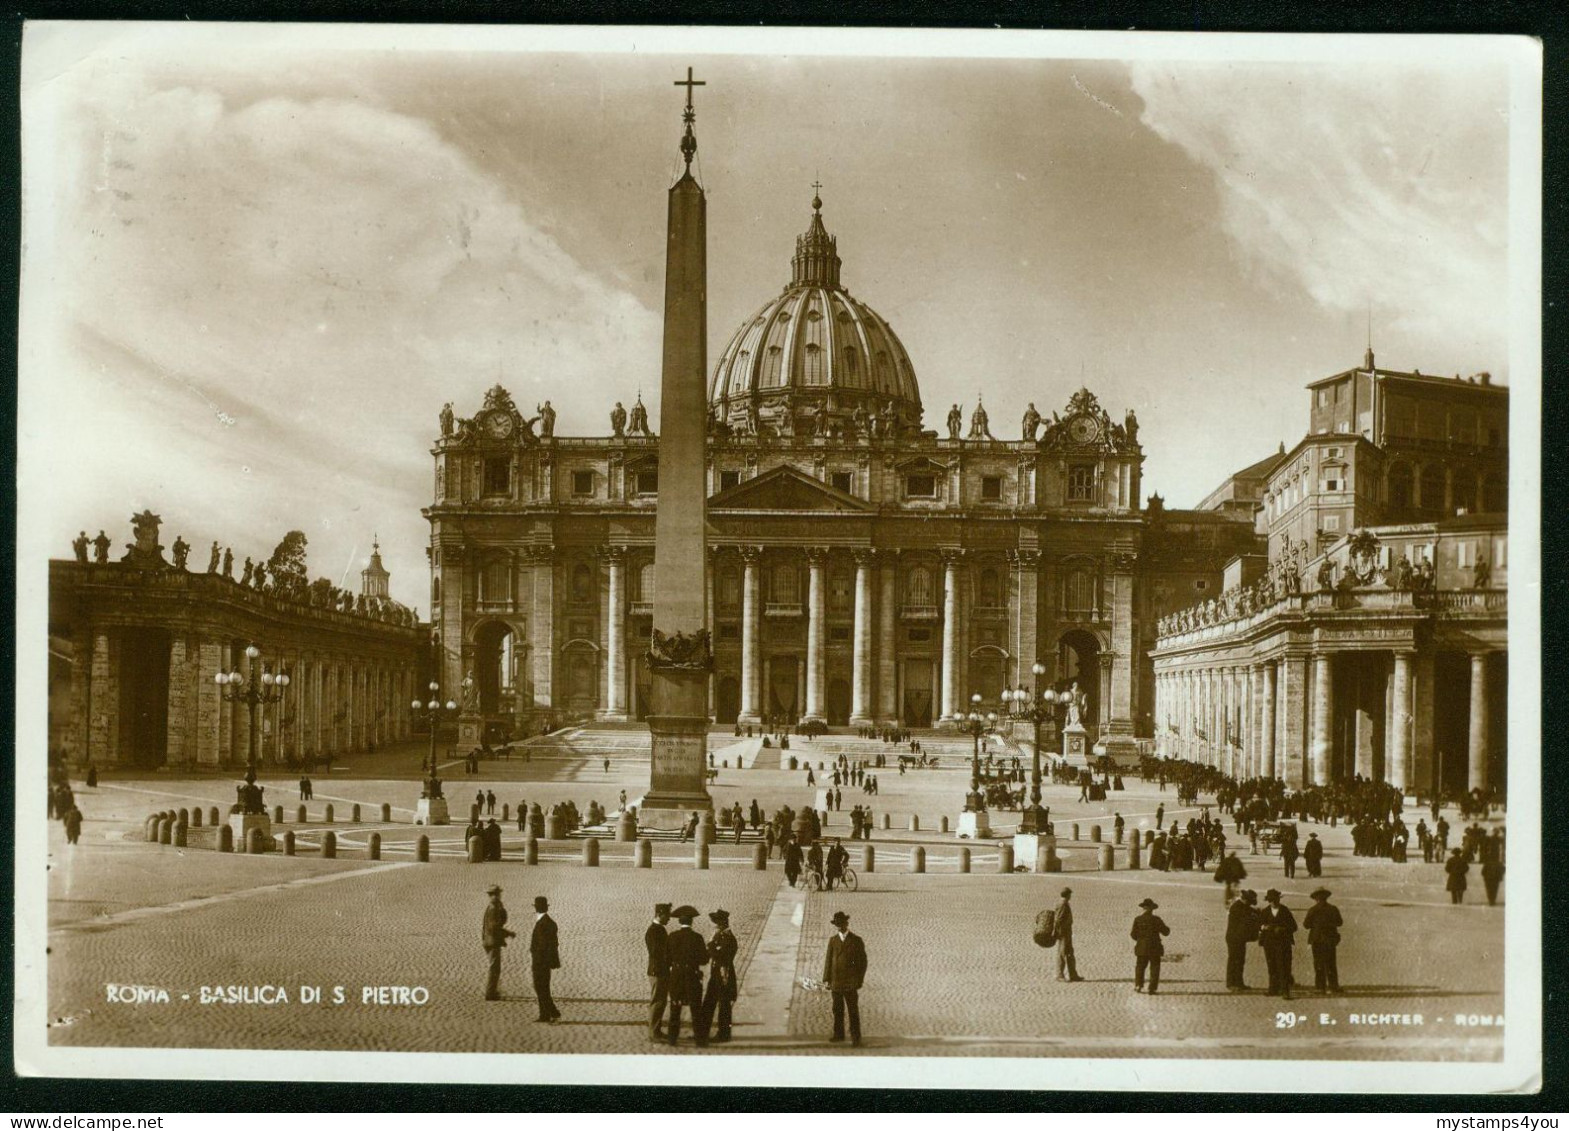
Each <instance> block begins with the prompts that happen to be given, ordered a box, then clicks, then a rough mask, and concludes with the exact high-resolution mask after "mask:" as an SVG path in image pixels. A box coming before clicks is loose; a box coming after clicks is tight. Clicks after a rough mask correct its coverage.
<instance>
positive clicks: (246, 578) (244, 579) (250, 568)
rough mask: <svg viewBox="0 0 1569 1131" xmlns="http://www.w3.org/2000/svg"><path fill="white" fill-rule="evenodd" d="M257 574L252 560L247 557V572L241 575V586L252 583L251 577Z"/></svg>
mask: <svg viewBox="0 0 1569 1131" xmlns="http://www.w3.org/2000/svg"><path fill="white" fill-rule="evenodd" d="M255 572H256V566H255V565H254V564H253V563H252V562H251V559H250V558H248V557H247V558H246V559H245V572H244V573H242V574H240V584H241V585H249V584H250V583H251V575H252V574H253V573H255Z"/></svg>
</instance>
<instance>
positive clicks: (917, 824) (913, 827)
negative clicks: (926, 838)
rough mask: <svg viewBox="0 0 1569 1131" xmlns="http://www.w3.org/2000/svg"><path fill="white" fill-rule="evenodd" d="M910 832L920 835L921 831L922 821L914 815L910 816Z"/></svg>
mask: <svg viewBox="0 0 1569 1131" xmlns="http://www.w3.org/2000/svg"><path fill="white" fill-rule="evenodd" d="M910 831H911V832H912V833H918V832H920V831H921V819H920V818H919V817H917V816H916V815H915V814H914V813H911V814H910Z"/></svg>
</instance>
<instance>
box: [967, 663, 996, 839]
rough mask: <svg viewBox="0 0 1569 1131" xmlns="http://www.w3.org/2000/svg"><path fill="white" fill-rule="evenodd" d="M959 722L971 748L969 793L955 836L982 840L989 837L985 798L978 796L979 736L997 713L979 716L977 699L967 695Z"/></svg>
mask: <svg viewBox="0 0 1569 1131" xmlns="http://www.w3.org/2000/svg"><path fill="white" fill-rule="evenodd" d="M963 722H964V729H965V730H966V731H967V732H968V733H969V735H970V737H971V739H973V740H974V743H975V745H974V749H973V751H972V752H971V755H970V792H969V793H968V794H966V795H965V798H964V812H963V813H961V814H959V836H961V837H971V838H980V837H986V836H990V835H991V822H990V821H989V819H988V818H987V814H986V798H985V796H984V795H983V794H982V793H981V735H983V734H985V733H986V732H987V730H989V729H990V728H991V727H992V726H995V725H996V723H997V714H996V712H988V713H987V714H984V715H983V714H981V696H980V693H979V692H977V693H976V694H974V695H972V696H970V713H969V714H968V715H965V716H963Z"/></svg>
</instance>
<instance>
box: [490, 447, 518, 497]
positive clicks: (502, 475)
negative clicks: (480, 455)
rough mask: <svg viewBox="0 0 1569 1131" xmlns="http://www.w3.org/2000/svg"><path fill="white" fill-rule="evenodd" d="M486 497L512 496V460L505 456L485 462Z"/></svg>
mask: <svg viewBox="0 0 1569 1131" xmlns="http://www.w3.org/2000/svg"><path fill="white" fill-rule="evenodd" d="M484 492H485V494H487V495H510V494H512V460H511V459H509V458H507V457H506V456H499V457H496V458H494V459H487V460H486V461H485V485H484Z"/></svg>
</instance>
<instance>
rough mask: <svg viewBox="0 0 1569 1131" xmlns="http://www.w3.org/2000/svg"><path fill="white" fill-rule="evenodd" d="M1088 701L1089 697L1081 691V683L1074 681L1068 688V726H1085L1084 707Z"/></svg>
mask: <svg viewBox="0 0 1569 1131" xmlns="http://www.w3.org/2000/svg"><path fill="white" fill-rule="evenodd" d="M1088 701H1089V696H1087V695H1085V694H1084V692H1082V691H1080V690H1079V682H1078V680H1074V681H1073V683H1072V684H1071V685H1070V686H1069V687H1068V723H1067V725H1068V726H1070V727H1076V726H1083V725H1084V706H1085V704H1086V703H1087V702H1088Z"/></svg>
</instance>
